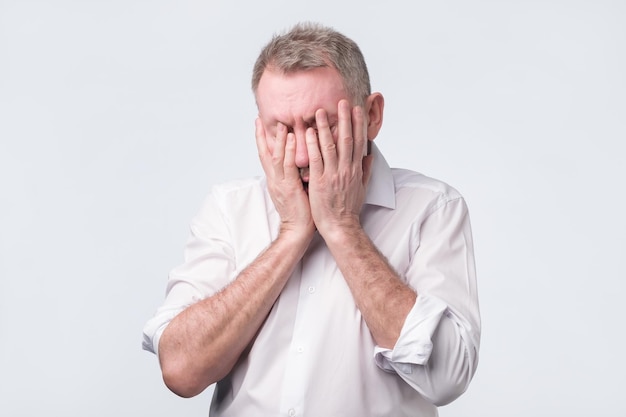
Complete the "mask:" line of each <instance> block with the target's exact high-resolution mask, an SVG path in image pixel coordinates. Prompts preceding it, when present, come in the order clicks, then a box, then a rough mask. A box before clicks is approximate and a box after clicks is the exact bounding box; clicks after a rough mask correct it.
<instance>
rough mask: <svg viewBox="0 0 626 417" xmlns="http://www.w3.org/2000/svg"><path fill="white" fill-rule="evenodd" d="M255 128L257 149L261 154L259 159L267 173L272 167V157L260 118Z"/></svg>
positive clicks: (255, 122)
mask: <svg viewBox="0 0 626 417" xmlns="http://www.w3.org/2000/svg"><path fill="white" fill-rule="evenodd" d="M254 127H255V129H254V135H255V137H256V147H257V150H258V152H259V159H260V160H261V165H262V166H263V170H264V171H265V172H266V173H267V172H268V169H269V168H270V167H271V162H270V161H271V155H270V152H269V149H268V148H267V138H266V136H265V127H264V126H263V122H262V121H261V119H260V118H258V117H257V119H256V120H255V121H254Z"/></svg>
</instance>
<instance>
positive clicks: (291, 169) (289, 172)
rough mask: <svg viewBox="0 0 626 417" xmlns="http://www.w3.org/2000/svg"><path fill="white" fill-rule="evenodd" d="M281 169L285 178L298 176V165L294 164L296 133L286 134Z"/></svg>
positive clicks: (292, 178)
mask: <svg viewBox="0 0 626 417" xmlns="http://www.w3.org/2000/svg"><path fill="white" fill-rule="evenodd" d="M285 130H286V129H285ZM283 170H284V175H285V178H287V179H290V180H295V179H299V178H300V174H299V172H298V167H297V166H296V135H295V134H294V133H288V134H287V138H286V143H285V158H284V160H283Z"/></svg>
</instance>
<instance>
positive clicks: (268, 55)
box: [252, 22, 371, 105]
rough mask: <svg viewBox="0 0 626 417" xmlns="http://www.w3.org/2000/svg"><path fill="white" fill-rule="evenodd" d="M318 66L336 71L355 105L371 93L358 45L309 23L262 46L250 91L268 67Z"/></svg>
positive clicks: (298, 68) (287, 70)
mask: <svg viewBox="0 0 626 417" xmlns="http://www.w3.org/2000/svg"><path fill="white" fill-rule="evenodd" d="M320 67H331V68H335V69H336V70H337V71H338V72H339V75H341V78H342V79H343V84H344V87H345V89H346V91H347V93H348V95H349V96H350V98H351V99H352V100H353V102H354V104H361V105H362V104H363V103H364V102H365V99H366V98H367V97H368V96H369V95H370V93H371V87H370V78H369V73H368V72H367V65H366V64H365V59H364V58H363V54H362V53H361V50H360V49H359V47H358V45H357V44H356V43H355V42H354V41H352V40H351V39H350V38H348V37H346V36H345V35H343V34H341V33H339V32H337V31H336V30H334V29H332V28H329V27H325V26H322V25H319V24H316V23H309V22H305V23H298V24H297V25H295V26H294V27H293V28H292V29H291V30H289V31H288V32H286V33H284V34H281V35H274V37H273V38H272V40H271V41H270V42H269V43H268V44H267V45H265V47H264V48H263V50H262V51H261V53H260V54H259V57H258V58H257V60H256V63H255V64H254V69H253V71H252V91H253V92H254V93H255V94H256V92H257V88H258V86H259V81H260V80H261V76H262V75H263V72H264V71H265V70H266V69H267V68H270V69H272V70H274V71H276V70H277V71H280V72H282V73H283V74H287V73H290V72H295V71H304V70H309V69H314V68H320Z"/></svg>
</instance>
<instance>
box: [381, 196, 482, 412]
mask: <svg viewBox="0 0 626 417" xmlns="http://www.w3.org/2000/svg"><path fill="white" fill-rule="evenodd" d="M412 239H413V240H414V242H413V244H414V247H415V248H416V249H415V251H414V254H413V258H412V259H411V262H410V265H409V267H408V269H407V271H406V272H405V278H406V280H407V282H408V283H409V285H411V287H413V288H414V289H415V290H416V291H417V294H418V296H417V299H416V302H415V304H414V306H413V308H412V309H411V311H410V312H409V314H408V316H407V318H406V320H405V323H404V325H403V327H402V330H401V333H400V337H399V338H398V340H397V342H396V345H395V346H394V347H393V349H385V348H381V347H377V348H376V349H375V353H374V359H375V361H376V364H377V365H378V366H379V367H380V368H381V369H382V370H384V371H387V372H394V373H397V374H398V375H399V376H400V377H401V378H402V379H404V380H405V381H406V382H407V383H408V384H409V385H411V386H412V387H413V388H414V389H415V390H417V391H418V392H419V393H420V394H421V395H423V396H424V397H426V398H427V399H429V400H430V401H431V402H432V403H434V404H436V405H444V404H447V403H449V402H451V401H453V400H454V399H456V398H457V397H458V396H459V395H461V394H462V393H463V392H464V391H465V390H466V389H467V386H468V384H469V382H470V381H471V379H472V377H473V375H474V372H475V370H476V366H477V363H478V350H479V344H480V315H479V309H478V296H477V291H476V273H475V266H474V249H473V243H472V234H471V227H470V222H469V216H468V211H467V207H466V205H465V202H464V200H463V199H462V198H460V197H458V198H454V199H451V200H446V201H444V202H443V203H442V204H440V205H439V206H437V207H436V208H435V209H434V210H433V211H432V213H430V214H429V215H428V216H427V217H426V218H425V219H424V220H423V221H421V222H418V224H415V225H414V227H413V233H412Z"/></svg>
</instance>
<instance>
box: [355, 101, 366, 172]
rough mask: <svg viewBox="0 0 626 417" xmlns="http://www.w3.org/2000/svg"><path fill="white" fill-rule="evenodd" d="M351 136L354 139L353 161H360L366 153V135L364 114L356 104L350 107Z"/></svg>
mask: <svg viewBox="0 0 626 417" xmlns="http://www.w3.org/2000/svg"><path fill="white" fill-rule="evenodd" d="M352 137H353V139H354V153H353V159H354V163H360V161H361V159H362V158H363V156H365V155H366V154H367V137H366V136H365V116H364V115H363V108H362V107H361V106H356V107H354V108H353V109H352Z"/></svg>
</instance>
